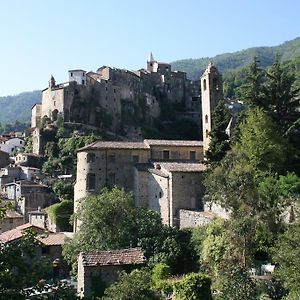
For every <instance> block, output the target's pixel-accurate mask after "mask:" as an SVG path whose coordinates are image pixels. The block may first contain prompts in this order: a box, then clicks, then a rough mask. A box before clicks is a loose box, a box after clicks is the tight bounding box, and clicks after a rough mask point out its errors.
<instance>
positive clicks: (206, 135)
mask: <svg viewBox="0 0 300 300" xmlns="http://www.w3.org/2000/svg"><path fill="white" fill-rule="evenodd" d="M208 136H209V133H208V130H207V129H206V131H205V137H206V138H208Z"/></svg>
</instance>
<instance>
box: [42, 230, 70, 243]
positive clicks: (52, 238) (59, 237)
mask: <svg viewBox="0 0 300 300" xmlns="http://www.w3.org/2000/svg"><path fill="white" fill-rule="evenodd" d="M65 238H66V236H65V234H64V233H62V232H57V233H49V235H48V236H38V237H37V240H38V241H40V242H41V243H42V244H44V245H46V246H61V245H63V244H64V243H65Z"/></svg>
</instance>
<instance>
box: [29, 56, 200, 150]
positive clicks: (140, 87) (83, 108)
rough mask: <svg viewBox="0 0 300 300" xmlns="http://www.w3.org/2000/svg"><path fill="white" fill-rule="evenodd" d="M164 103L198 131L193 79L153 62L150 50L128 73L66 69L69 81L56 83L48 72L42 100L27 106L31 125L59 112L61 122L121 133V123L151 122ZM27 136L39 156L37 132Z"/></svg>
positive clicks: (196, 86)
mask: <svg viewBox="0 0 300 300" xmlns="http://www.w3.org/2000/svg"><path fill="white" fill-rule="evenodd" d="M166 102H168V103H171V104H175V105H176V106H177V107H179V106H180V107H181V108H180V112H178V113H177V114H178V117H183V118H190V119H193V120H194V121H195V122H196V124H197V125H198V126H199V130H200V128H201V105H200V88H199V82H198V81H191V80H189V79H187V78H186V73H184V72H178V71H175V72H174V71H172V70H171V65H170V64H167V63H162V62H158V61H156V60H154V59H153V56H152V54H151V55H150V57H149V59H148V61H147V68H146V69H140V70H138V71H134V72H132V71H129V70H125V69H117V68H111V67H107V66H103V67H101V68H99V69H98V70H97V71H96V72H85V71H84V70H70V71H69V81H68V82H66V83H60V84H56V82H55V79H54V77H53V76H51V78H50V80H49V85H48V87H47V88H46V89H44V90H43V91H42V104H36V105H35V106H33V108H32V121H31V123H32V124H31V126H32V128H35V127H37V126H38V125H39V124H40V123H41V120H42V119H43V117H47V118H50V119H52V120H53V121H55V120H57V118H58V117H60V116H61V117H63V119H64V121H65V122H74V123H82V124H85V125H89V126H94V127H95V128H104V129H107V130H110V131H112V132H114V133H119V134H122V133H123V134H124V132H123V131H124V130H122V129H123V128H124V126H125V125H126V124H127V125H128V124H129V125H130V124H132V123H135V125H137V124H138V123H139V122H144V123H147V124H151V123H152V122H153V120H155V119H157V118H158V117H159V116H160V113H161V105H162V103H166ZM125 134H126V132H125ZM33 135H34V137H35V138H33V148H34V151H33V152H34V153H37V154H40V152H41V147H40V145H39V142H40V141H39V140H38V138H36V136H37V135H39V132H34V134H33Z"/></svg>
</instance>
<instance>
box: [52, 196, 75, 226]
mask: <svg viewBox="0 0 300 300" xmlns="http://www.w3.org/2000/svg"><path fill="white" fill-rule="evenodd" d="M47 211H48V213H49V216H50V219H51V222H53V223H54V224H56V226H57V227H58V228H59V229H60V231H72V226H71V224H70V218H71V216H72V214H73V211H74V205H73V201H71V200H62V201H61V202H59V203H55V204H52V205H51V206H49V207H48V208H47Z"/></svg>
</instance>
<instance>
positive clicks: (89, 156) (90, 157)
mask: <svg viewBox="0 0 300 300" xmlns="http://www.w3.org/2000/svg"><path fill="white" fill-rule="evenodd" d="M95 158H96V155H95V153H88V154H87V162H88V163H89V162H94V161H95Z"/></svg>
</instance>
